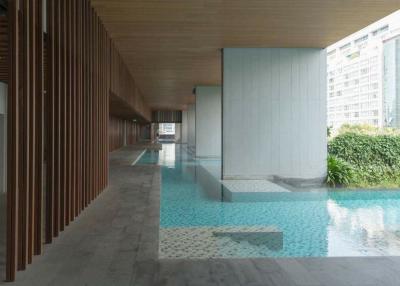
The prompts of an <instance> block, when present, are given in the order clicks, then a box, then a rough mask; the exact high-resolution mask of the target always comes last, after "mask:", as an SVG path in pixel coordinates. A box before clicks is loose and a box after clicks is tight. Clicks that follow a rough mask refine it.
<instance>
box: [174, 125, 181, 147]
mask: <svg viewBox="0 0 400 286" xmlns="http://www.w3.org/2000/svg"><path fill="white" fill-rule="evenodd" d="M175 143H182V124H180V123H175Z"/></svg>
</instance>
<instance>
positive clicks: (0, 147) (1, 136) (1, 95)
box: [0, 82, 7, 193]
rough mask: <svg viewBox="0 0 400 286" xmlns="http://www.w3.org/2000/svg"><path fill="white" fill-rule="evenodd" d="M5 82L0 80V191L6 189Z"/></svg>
mask: <svg viewBox="0 0 400 286" xmlns="http://www.w3.org/2000/svg"><path fill="white" fill-rule="evenodd" d="M6 186H7V84H5V83H2V82H0V193H2V192H4V193H5V192H6V191H7V187H6Z"/></svg>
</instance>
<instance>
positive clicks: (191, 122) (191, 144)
mask: <svg viewBox="0 0 400 286" xmlns="http://www.w3.org/2000/svg"><path fill="white" fill-rule="evenodd" d="M187 113H188V127H187V128H188V129H187V131H188V149H189V151H190V152H191V153H193V154H195V153H196V105H195V104H192V105H189V107H188V111H187Z"/></svg>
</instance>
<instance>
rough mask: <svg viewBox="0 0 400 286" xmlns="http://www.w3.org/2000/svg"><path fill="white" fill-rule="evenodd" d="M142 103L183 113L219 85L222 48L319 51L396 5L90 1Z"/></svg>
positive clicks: (373, 0)
mask: <svg viewBox="0 0 400 286" xmlns="http://www.w3.org/2000/svg"><path fill="white" fill-rule="evenodd" d="M92 4H93V6H94V7H95V9H96V11H97V13H98V14H99V16H100V18H101V19H102V20H103V22H104V24H105V26H106V28H107V30H108V31H109V32H110V35H111V37H112V38H113V39H114V40H115V42H116V45H117V47H118V49H119V50H120V52H121V54H122V56H123V58H124V60H125V61H126V63H127V64H128V66H129V68H130V70H131V72H132V74H133V76H134V78H135V80H136V82H137V84H138V86H139V88H140V89H141V90H142V92H143V94H144V96H145V100H146V101H147V102H148V104H150V106H151V107H153V108H161V109H175V108H185V106H186V104H188V103H191V102H193V100H194V98H193V95H192V89H193V87H194V86H195V85H201V84H220V82H221V59H220V49H221V48H224V47H321V48H324V47H327V46H328V45H330V44H332V43H334V42H336V41H338V40H340V39H341V38H343V37H345V36H347V35H349V34H351V33H353V32H355V31H357V30H359V29H361V28H363V27H365V26H367V25H368V24H370V23H372V22H374V21H376V20H378V19H380V18H382V17H384V16H386V15H388V14H390V13H391V12H394V11H396V10H398V9H400V0H223V1H221V0H92Z"/></svg>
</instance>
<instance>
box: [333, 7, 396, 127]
mask: <svg viewBox="0 0 400 286" xmlns="http://www.w3.org/2000/svg"><path fill="white" fill-rule="evenodd" d="M396 35H400V13H399V12H396V13H394V14H392V15H390V16H388V17H386V18H384V19H382V20H380V21H378V22H376V23H374V24H372V25H370V26H368V27H366V28H364V29H362V30H361V31H359V32H357V33H355V34H353V35H351V36H349V37H347V38H345V39H343V40H341V41H339V42H337V43H335V44H334V45H332V46H330V47H328V126H331V127H333V128H334V129H338V128H340V126H342V125H343V124H346V123H347V124H369V125H373V126H376V127H384V126H387V120H385V117H386V115H385V114H386V113H385V112H386V109H385V108H386V107H385V97H387V96H388V97H394V96H395V95H394V94H387V92H388V91H389V90H388V89H386V90H385V86H384V78H385V73H393V72H394V71H392V70H390V69H388V68H389V66H388V68H384V61H385V60H384V59H385V57H384V54H385V46H386V44H385V43H386V42H387V41H388V39H392V38H393V37H395V36H396ZM386 49H388V48H386ZM388 53H389V52H388ZM390 68H391V69H392V68H395V64H394V62H392V64H391V65H390ZM385 92H386V94H385ZM392 101H393V100H392Z"/></svg>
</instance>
